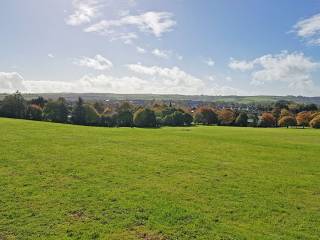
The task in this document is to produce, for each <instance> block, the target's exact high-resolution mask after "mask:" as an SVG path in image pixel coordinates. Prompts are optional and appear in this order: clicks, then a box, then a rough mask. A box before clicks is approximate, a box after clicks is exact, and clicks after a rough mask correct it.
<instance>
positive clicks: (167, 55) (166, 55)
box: [152, 48, 172, 59]
mask: <svg viewBox="0 0 320 240" xmlns="http://www.w3.org/2000/svg"><path fill="white" fill-rule="evenodd" d="M171 53H172V52H171V51H169V50H161V49H158V48H156V49H154V50H153V51H152V54H153V55H154V56H156V57H159V58H165V59H168V58H170V55H171Z"/></svg>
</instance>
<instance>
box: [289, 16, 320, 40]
mask: <svg viewBox="0 0 320 240" xmlns="http://www.w3.org/2000/svg"><path fill="white" fill-rule="evenodd" d="M293 31H294V32H295V33H296V34H297V35H298V36H299V37H301V38H303V39H305V40H306V41H307V42H308V43H309V44H313V45H320V14H316V15H314V16H312V17H310V18H307V19H304V20H301V21H299V22H297V24H296V25H294V27H293Z"/></svg>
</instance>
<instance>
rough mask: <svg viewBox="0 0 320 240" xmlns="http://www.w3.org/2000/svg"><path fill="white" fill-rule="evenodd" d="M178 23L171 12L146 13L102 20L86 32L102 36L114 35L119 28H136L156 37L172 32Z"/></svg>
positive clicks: (86, 29)
mask: <svg viewBox="0 0 320 240" xmlns="http://www.w3.org/2000/svg"><path fill="white" fill-rule="evenodd" d="M175 25H176V22H175V21H174V20H173V14H171V13H169V12H146V13H143V14H141V15H129V16H125V17H122V18H120V19H117V20H102V21H100V22H98V23H96V24H93V25H91V26H89V27H87V28H85V30H84V31H85V32H97V33H100V34H102V35H106V36H108V35H113V33H114V32H115V31H116V29H117V28H122V27H126V26H135V27H137V28H138V29H139V30H140V31H141V32H148V33H151V34H153V35H154V36H156V37H161V36H162V35H163V34H164V33H166V32H170V31H172V29H173V27H174V26H175Z"/></svg>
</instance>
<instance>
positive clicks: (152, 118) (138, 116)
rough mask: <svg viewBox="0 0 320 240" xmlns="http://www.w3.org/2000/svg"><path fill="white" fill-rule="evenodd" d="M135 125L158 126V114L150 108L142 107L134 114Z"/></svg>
mask: <svg viewBox="0 0 320 240" xmlns="http://www.w3.org/2000/svg"><path fill="white" fill-rule="evenodd" d="M133 121H134V125H135V126H137V127H150V128H151V127H156V126H157V125H156V124H157V121H156V115H155V113H154V111H152V110H151V109H148V108H141V109H139V110H138V111H136V112H135V114H134V118H133Z"/></svg>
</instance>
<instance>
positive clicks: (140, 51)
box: [136, 46, 147, 54]
mask: <svg viewBox="0 0 320 240" xmlns="http://www.w3.org/2000/svg"><path fill="white" fill-rule="evenodd" d="M136 50H137V52H138V53H142V54H143V53H146V52H147V50H145V49H144V48H142V47H139V46H138V47H136Z"/></svg>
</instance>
